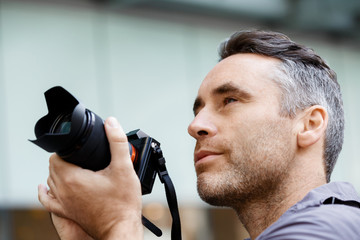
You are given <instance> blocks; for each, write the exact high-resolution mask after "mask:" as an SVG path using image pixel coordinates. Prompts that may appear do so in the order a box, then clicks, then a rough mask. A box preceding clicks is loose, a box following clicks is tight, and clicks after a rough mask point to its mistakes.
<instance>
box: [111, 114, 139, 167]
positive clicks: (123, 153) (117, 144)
mask: <svg viewBox="0 0 360 240" xmlns="http://www.w3.org/2000/svg"><path fill="white" fill-rule="evenodd" d="M105 130H106V136H107V138H108V141H109V145H110V151H111V162H110V166H111V167H115V168H126V169H128V168H131V169H133V165H132V162H131V160H130V153H129V144H128V140H127V137H126V135H125V133H124V130H123V129H122V127H121V126H120V124H119V122H118V121H117V120H116V119H115V118H114V117H109V118H108V119H107V120H106V121H105Z"/></svg>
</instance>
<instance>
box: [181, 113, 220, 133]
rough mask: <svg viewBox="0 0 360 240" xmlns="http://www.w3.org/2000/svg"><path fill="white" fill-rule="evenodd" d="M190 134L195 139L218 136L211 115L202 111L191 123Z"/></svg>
mask: <svg viewBox="0 0 360 240" xmlns="http://www.w3.org/2000/svg"><path fill="white" fill-rule="evenodd" d="M188 133H189V134H190V135H191V136H192V137H193V138H195V139H199V138H204V137H212V136H214V135H216V133H217V128H216V125H215V124H214V122H213V121H212V118H211V115H210V114H209V113H206V112H205V111H200V112H199V113H198V114H197V115H196V116H195V118H194V120H193V121H192V122H191V123H190V125H189V127H188Z"/></svg>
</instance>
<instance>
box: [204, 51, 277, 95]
mask: <svg viewBox="0 0 360 240" xmlns="http://www.w3.org/2000/svg"><path fill="white" fill-rule="evenodd" d="M280 63H281V61H280V60H278V59H275V58H271V57H266V56H261V55H258V54H251V53H245V54H244V53H241V54H235V55H232V56H229V57H227V58H225V59H223V60H222V61H221V62H219V63H218V64H217V65H216V66H215V67H214V68H213V69H212V70H211V71H210V72H209V73H208V75H207V76H206V77H205V79H204V81H203V82H202V84H201V86H200V89H199V92H198V97H202V96H206V95H207V94H209V93H211V91H212V90H213V89H215V88H217V87H219V86H221V85H223V84H226V83H231V84H233V85H236V86H238V87H240V88H242V89H244V90H246V91H248V92H249V93H251V94H252V95H254V96H256V95H263V96H264V95H271V94H276V93H275V92H278V91H279V88H278V86H277V85H276V83H275V82H274V78H275V77H276V76H275V72H276V71H275V69H276V68H277V67H278V65H279V64H280ZM276 95H277V94H276Z"/></svg>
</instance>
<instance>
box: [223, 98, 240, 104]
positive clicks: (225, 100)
mask: <svg viewBox="0 0 360 240" xmlns="http://www.w3.org/2000/svg"><path fill="white" fill-rule="evenodd" d="M233 102H237V100H236V99H235V98H231V97H227V98H225V99H224V105H227V104H229V103H233Z"/></svg>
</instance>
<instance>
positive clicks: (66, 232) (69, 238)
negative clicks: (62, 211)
mask: <svg viewBox="0 0 360 240" xmlns="http://www.w3.org/2000/svg"><path fill="white" fill-rule="evenodd" d="M51 219H52V222H53V224H54V226H55V229H56V231H57V233H58V235H59V237H60V239H61V240H75V239H76V240H94V239H93V238H92V237H90V236H89V235H88V234H87V233H86V232H84V230H83V229H82V228H81V227H80V226H79V225H78V224H77V223H75V222H73V221H72V220H69V219H66V218H62V217H58V216H56V215H55V214H53V213H51Z"/></svg>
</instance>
